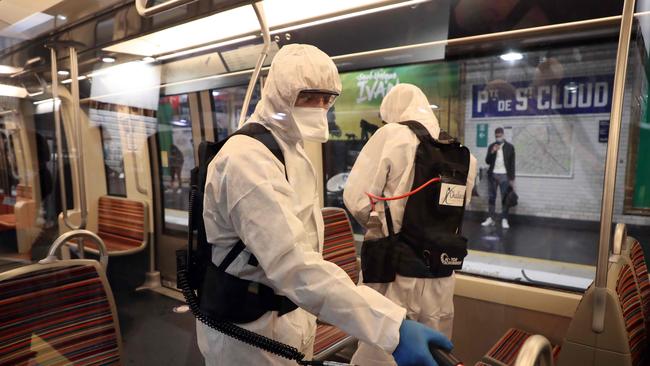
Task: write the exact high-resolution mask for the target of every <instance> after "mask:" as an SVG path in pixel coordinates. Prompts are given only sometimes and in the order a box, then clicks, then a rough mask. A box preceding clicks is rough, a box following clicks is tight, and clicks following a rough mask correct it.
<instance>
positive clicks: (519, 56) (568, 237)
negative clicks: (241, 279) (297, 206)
mask: <svg viewBox="0 0 650 366" xmlns="http://www.w3.org/2000/svg"><path fill="white" fill-rule="evenodd" d="M615 58H616V44H615V43H605V44H600V45H589V46H581V47H570V48H560V49H553V50H546V51H535V52H526V53H518V52H510V53H507V54H503V55H493V56H488V57H481V58H473V59H467V60H459V61H449V62H440V63H433V64H419V65H408V66H397V67H385V68H380V69H373V70H364V71H354V72H348V73H343V74H341V80H342V83H343V92H342V93H341V96H340V97H339V99H338V100H337V102H336V104H335V106H334V107H333V108H332V110H330V113H329V114H328V119H329V124H330V140H329V142H328V143H327V144H325V145H324V170H325V171H324V178H325V205H326V206H339V207H342V206H343V200H342V192H343V189H344V186H345V183H346V179H347V175H348V173H349V171H350V169H351V167H352V166H353V164H354V162H355V160H356V158H357V156H358V155H359V152H360V150H361V149H362V148H363V146H364V144H365V142H366V141H367V139H368V138H371V136H372V135H373V133H374V132H375V131H376V130H377V129H378V128H381V126H382V123H381V117H380V116H379V106H380V105H381V101H382V99H383V97H384V96H385V95H386V93H387V92H388V91H389V90H390V89H391V88H392V87H393V86H394V85H396V84H398V83H411V84H415V85H417V86H418V87H420V88H421V89H422V90H423V91H424V92H425V94H426V95H427V96H428V98H429V102H430V103H431V108H432V109H434V113H435V114H436V116H437V117H438V120H439V123H440V127H441V128H442V129H443V130H446V131H448V132H449V133H450V134H451V135H452V136H455V137H458V138H460V139H461V141H462V142H463V143H464V144H465V145H466V146H468V147H469V149H470V151H471V152H472V154H473V155H474V156H476V158H477V160H478V176H477V180H476V182H475V189H474V192H472V195H473V198H472V201H471V204H470V205H469V206H468V207H467V210H466V213H465V222H464V225H463V235H464V236H466V237H467V238H468V239H469V244H468V246H469V249H470V254H469V256H468V257H467V260H466V262H465V265H464V268H463V271H465V272H469V273H474V274H480V275H484V276H490V277H498V278H501V279H506V280H511V281H517V282H523V283H530V284H535V285H542V286H548V285H550V286H559V287H566V288H570V289H585V288H586V287H587V286H588V285H589V284H590V283H591V281H592V280H593V276H594V272H595V268H594V266H595V262H596V258H597V246H598V236H599V233H598V231H599V218H600V205H601V196H602V189H603V185H602V182H603V175H604V161H605V155H606V149H607V135H608V130H609V113H610V108H611V97H612V84H613V74H614V65H615ZM632 62H634V61H632ZM632 70H634V68H632ZM632 79H633V77H632V78H628V80H632ZM630 82H632V81H630ZM637 89H641V88H636V89H634V88H630V87H628V88H626V93H627V95H626V98H628V100H629V98H630V97H634V96H633V95H631V94H632V93H633V90H637ZM634 98H636V97H634ZM630 121H631V113H630V110H629V108H628V109H627V110H625V111H624V115H623V129H622V137H621V147H620V152H619V156H626V155H627V154H628V149H631V148H632V147H630V146H629V145H628V140H629V139H628V134H630V133H632V132H630V131H631V129H630V127H629V126H630V123H631V122H630ZM642 123H644V122H643V121H642ZM643 138H644V136H640V138H639V144H638V147H636V148H635V149H638V151H639V162H641V159H642V158H641V157H640V156H641V155H642V154H641V151H645V150H643V149H645V148H647V146H646V145H647V144H645V142H646V141H645V140H644V139H643ZM645 155H648V154H645ZM626 164H627V162H626V160H625V159H622V160H621V161H620V164H619V167H618V169H619V170H618V172H619V178H618V179H617V182H618V184H617V187H616V195H617V197H623V196H624V195H625V192H624V186H625V184H624V181H625V179H624V174H625V171H626V167H625V165H626ZM641 166H642V165H640V164H639V165H637V166H636V170H637V175H638V176H639V177H640V179H639V180H638V182H639V183H638V184H637V188H638V189H637V191H635V193H636V194H637V196H636V197H635V199H636V201H635V202H641V201H640V200H642V197H641V194H642V193H643V192H644V191H643V187H644V186H643V184H644V183H643V182H644V181H643V179H644V177H645V175H646V172H645V171H643V172H642V173H639V171H640V170H639V169H641V170H643V168H641ZM646 170H647V169H646ZM511 190H512V191H514V192H515V193H516V194H517V196H518V204H517V205H516V206H514V207H508V206H509V204H508V203H506V204H505V205H504V196H506V197H508V196H509V192H510V191H511ZM643 197H645V196H643ZM506 202H512V201H511V200H509V199H508V200H506ZM504 206H505V208H504ZM623 212H624V211H623V200H622V199H617V200H616V205H615V217H614V221H615V222H625V223H627V224H628V225H632V226H631V227H632V228H634V227H635V226H634V225H643V226H647V225H648V224H649V223H650V222H649V220H647V219H645V218H641V217H633V216H627V215H624V214H623ZM355 231H356V232H357V233H359V234H360V233H362V232H363V229H362V228H361V227H359V226H355Z"/></svg>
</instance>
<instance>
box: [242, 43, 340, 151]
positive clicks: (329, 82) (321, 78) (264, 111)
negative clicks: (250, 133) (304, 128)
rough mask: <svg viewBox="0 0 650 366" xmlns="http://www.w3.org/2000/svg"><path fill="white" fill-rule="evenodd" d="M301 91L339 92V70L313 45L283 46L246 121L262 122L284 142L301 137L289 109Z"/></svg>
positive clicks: (291, 108) (297, 139)
mask: <svg viewBox="0 0 650 366" xmlns="http://www.w3.org/2000/svg"><path fill="white" fill-rule="evenodd" d="M303 90H322V91H328V92H332V93H337V94H339V93H340V92H341V79H340V78H339V73H338V70H337V69H336V65H334V62H332V60H331V59H330V58H329V56H327V55H326V54H325V53H324V52H323V51H321V50H319V49H318V48H316V47H314V46H310V45H304V44H290V45H286V46H284V47H282V48H281V49H280V51H279V52H278V53H277V54H276V55H275V58H274V59H273V62H272V63H271V70H270V71H269V74H268V78H267V79H266V84H265V85H264V91H263V92H262V100H260V101H259V103H258V104H257V107H256V108H255V112H254V113H253V115H252V116H251V118H249V119H248V121H247V122H249V121H250V122H259V123H261V124H263V125H265V126H266V127H267V128H269V129H271V130H272V131H273V132H274V133H275V134H276V136H278V137H280V138H281V139H283V140H285V141H299V140H301V139H302V138H301V135H300V130H299V129H298V126H297V124H296V121H295V119H294V118H293V116H292V110H293V104H294V103H295V101H296V97H297V96H298V94H299V93H300V92H301V91H303Z"/></svg>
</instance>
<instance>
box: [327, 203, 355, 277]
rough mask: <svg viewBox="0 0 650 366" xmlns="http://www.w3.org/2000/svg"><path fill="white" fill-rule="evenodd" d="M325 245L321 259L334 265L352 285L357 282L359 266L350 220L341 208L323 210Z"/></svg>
mask: <svg viewBox="0 0 650 366" xmlns="http://www.w3.org/2000/svg"><path fill="white" fill-rule="evenodd" d="M323 221H324V222H325V243H324V244H323V258H324V259H325V260H328V261H330V262H333V263H336V264H337V265H338V266H339V267H341V268H343V270H344V271H345V272H347V274H348V276H350V278H351V279H352V281H353V282H354V283H357V281H358V280H359V266H358V264H357V254H356V251H355V249H354V233H353V232H352V226H351V225H350V219H349V218H348V215H347V214H346V213H345V210H343V209H342V208H324V209H323Z"/></svg>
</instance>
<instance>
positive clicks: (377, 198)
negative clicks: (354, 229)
mask: <svg viewBox="0 0 650 366" xmlns="http://www.w3.org/2000/svg"><path fill="white" fill-rule="evenodd" d="M440 180H441V178H440V177H437V178H433V179H430V180H428V181H427V182H426V183H424V184H422V185H421V186H419V187H417V188H416V189H414V190H412V191H410V192H406V193H404V194H400V195H399V196H393V197H381V196H377V195H376V194H372V193H370V192H366V195H367V196H368V198H369V199H370V211H374V210H375V203H377V201H394V200H401V199H404V198H406V197H409V196H412V195H414V194H416V193H418V192H420V191H421V190H423V189H424V188H426V187H427V186H428V185H429V184H431V183H435V182H440Z"/></svg>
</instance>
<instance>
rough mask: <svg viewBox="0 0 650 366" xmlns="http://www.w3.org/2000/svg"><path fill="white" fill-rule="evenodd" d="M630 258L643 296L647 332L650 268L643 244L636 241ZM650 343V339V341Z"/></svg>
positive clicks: (649, 321) (649, 310) (648, 322)
mask: <svg viewBox="0 0 650 366" xmlns="http://www.w3.org/2000/svg"><path fill="white" fill-rule="evenodd" d="M630 258H631V259H632V266H633V267H634V275H635V277H636V283H637V286H639V293H640V295H641V306H642V307H643V316H644V317H645V321H646V330H647V329H650V278H648V267H647V266H646V261H645V255H644V254H643V247H641V243H639V242H638V241H635V242H634V244H632V248H631V249H630ZM649 341H650V339H649Z"/></svg>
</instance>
